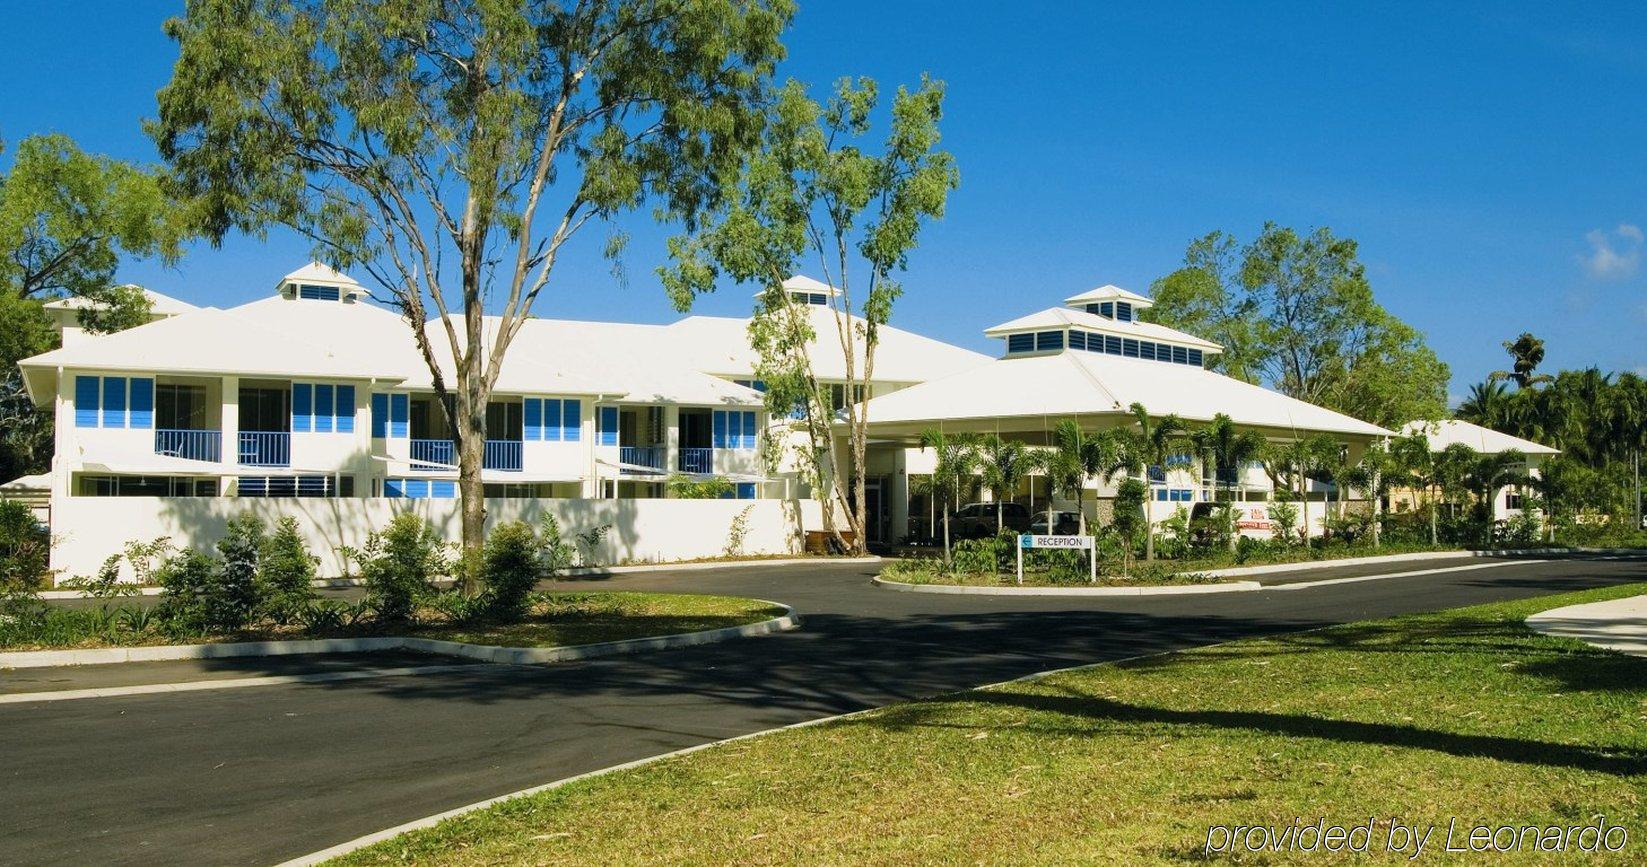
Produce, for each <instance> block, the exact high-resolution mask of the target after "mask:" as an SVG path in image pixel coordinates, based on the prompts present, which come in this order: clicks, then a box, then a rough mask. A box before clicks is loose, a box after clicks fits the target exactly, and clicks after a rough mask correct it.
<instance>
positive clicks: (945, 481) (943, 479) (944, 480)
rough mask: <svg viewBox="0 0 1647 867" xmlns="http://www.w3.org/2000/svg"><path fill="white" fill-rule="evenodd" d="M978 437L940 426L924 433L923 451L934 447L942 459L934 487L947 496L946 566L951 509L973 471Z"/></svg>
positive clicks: (934, 474) (947, 563)
mask: <svg viewBox="0 0 1647 867" xmlns="http://www.w3.org/2000/svg"><path fill="white" fill-rule="evenodd" d="M977 442H978V438H977V437H976V436H975V435H973V434H968V433H956V434H945V433H944V432H943V431H941V430H939V429H938V428H935V427H932V428H927V429H926V430H925V431H924V432H922V433H921V451H926V450H927V449H932V451H933V452H934V453H935V454H936V455H937V457H938V462H937V463H936V464H935V465H934V466H933V468H932V488H933V490H934V492H941V493H942V494H944V496H945V498H946V502H945V504H944V508H943V512H944V568H945V569H948V568H949V567H950V562H951V555H950V540H949V513H950V512H952V511H954V510H955V509H956V508H957V507H958V506H959V505H960V497H961V482H962V480H963V479H965V478H966V477H967V476H970V475H972V469H973V464H974V463H975V461H976V460H977V454H976V451H975V447H976V445H977Z"/></svg>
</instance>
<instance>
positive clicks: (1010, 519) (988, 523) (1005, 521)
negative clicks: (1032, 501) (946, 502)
mask: <svg viewBox="0 0 1647 867" xmlns="http://www.w3.org/2000/svg"><path fill="white" fill-rule="evenodd" d="M996 509H1000V510H1001V519H1000V522H999V523H998V524H997V522H996V520H995V510H996ZM997 527H1003V528H1005V529H1008V530H1012V531H1014V532H1018V533H1022V532H1025V531H1026V530H1028V529H1029V509H1027V508H1025V507H1024V506H1023V505H1021V504H1018V503H971V504H969V505H966V506H963V507H962V508H961V510H960V511H958V512H956V513H955V515H954V517H952V518H950V521H949V528H950V532H951V533H953V534H954V535H955V538H957V539H982V538H984V537H986V536H993V535H995V531H996V528H997Z"/></svg>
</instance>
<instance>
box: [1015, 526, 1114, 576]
mask: <svg viewBox="0 0 1647 867" xmlns="http://www.w3.org/2000/svg"><path fill="white" fill-rule="evenodd" d="M1093 543H1094V537H1092V536H1037V535H1034V534H1032V533H1021V534H1019V536H1018V583H1019V584H1022V583H1024V550H1025V549H1028V548H1063V549H1065V550H1069V549H1076V550H1085V551H1086V552H1087V580H1088V581H1089V582H1091V583H1093V584H1097V583H1098V549H1097V547H1096V546H1095V545H1094V544H1093Z"/></svg>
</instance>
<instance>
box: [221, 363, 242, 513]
mask: <svg viewBox="0 0 1647 867" xmlns="http://www.w3.org/2000/svg"><path fill="white" fill-rule="evenodd" d="M222 385H223V400H222V406H223V415H222V417H221V418H220V419H219V421H218V427H220V428H222V429H223V442H222V452H221V454H219V455H218V457H220V458H222V459H223V460H222V465H223V474H224V478H223V479H222V480H221V481H219V482H218V485H217V495H218V496H220V497H230V496H234V495H235V494H237V493H239V491H238V490H237V489H236V488H237V484H238V483H237V482H236V481H234V479H235V475H234V473H235V471H236V470H237V469H238V468H239V467H240V377H238V376H225V377H223V383H222Z"/></svg>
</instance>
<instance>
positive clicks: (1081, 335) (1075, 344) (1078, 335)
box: [1069, 329, 1087, 349]
mask: <svg viewBox="0 0 1647 867" xmlns="http://www.w3.org/2000/svg"><path fill="white" fill-rule="evenodd" d="M1069 348H1070V349H1086V348H1087V333H1086V332H1085V331H1076V330H1074V329H1071V330H1070V332H1069Z"/></svg>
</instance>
